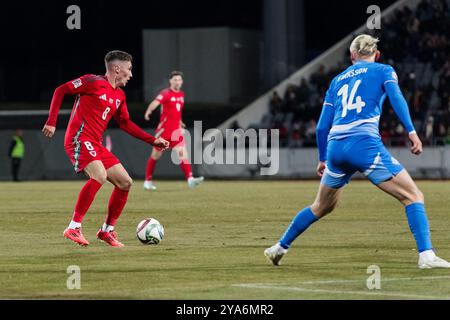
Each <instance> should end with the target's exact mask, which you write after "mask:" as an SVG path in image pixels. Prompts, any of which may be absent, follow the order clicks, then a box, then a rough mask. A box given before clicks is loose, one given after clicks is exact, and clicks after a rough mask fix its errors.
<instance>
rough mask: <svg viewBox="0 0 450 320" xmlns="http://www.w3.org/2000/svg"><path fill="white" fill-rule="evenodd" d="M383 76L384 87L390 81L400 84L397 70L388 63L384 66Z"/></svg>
mask: <svg viewBox="0 0 450 320" xmlns="http://www.w3.org/2000/svg"><path fill="white" fill-rule="evenodd" d="M381 78H382V81H383V87H386V85H387V84H388V83H397V84H398V76H397V72H395V70H394V68H392V67H391V66H388V65H386V66H384V68H383V70H382V73H381Z"/></svg>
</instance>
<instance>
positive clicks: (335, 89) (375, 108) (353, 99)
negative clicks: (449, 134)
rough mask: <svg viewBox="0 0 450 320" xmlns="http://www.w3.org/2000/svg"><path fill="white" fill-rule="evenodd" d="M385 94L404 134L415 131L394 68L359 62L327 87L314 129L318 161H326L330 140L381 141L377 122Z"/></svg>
mask: <svg viewBox="0 0 450 320" xmlns="http://www.w3.org/2000/svg"><path fill="white" fill-rule="evenodd" d="M387 95H388V96H389V99H390V101H391V104H392V106H393V108H394V110H395V111H396V113H397V115H398V116H399V118H400V120H401V122H402V124H403V125H404V126H405V128H406V129H407V131H408V132H409V133H412V132H414V127H413V125H412V121H411V118H410V116H409V110H408V105H407V104H406V101H405V99H404V98H403V95H402V93H401V91H400V88H399V86H398V77H397V74H396V73H395V71H394V68H392V67H391V66H389V65H386V64H381V63H375V62H366V61H358V62H356V63H355V64H353V65H352V66H350V67H349V68H347V69H346V70H345V71H344V72H342V73H341V74H339V75H338V76H336V77H335V78H334V79H333V80H332V82H331V84H330V87H329V88H328V91H327V94H326V96H325V99H324V105H323V110H322V114H321V117H320V120H319V124H318V126H317V143H318V147H319V158H320V160H321V161H324V160H325V159H326V145H327V142H328V141H330V140H339V139H344V138H347V137H352V136H360V135H365V136H368V137H373V138H378V139H380V134H379V121H380V116H381V112H382V108H383V102H384V100H385V99H386V96H387Z"/></svg>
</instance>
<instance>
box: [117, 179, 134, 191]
mask: <svg viewBox="0 0 450 320" xmlns="http://www.w3.org/2000/svg"><path fill="white" fill-rule="evenodd" d="M132 185H133V179H131V178H130V177H127V178H126V179H123V180H122V181H121V182H120V183H119V185H118V187H119V189H121V190H125V191H128V190H130V189H131V186H132Z"/></svg>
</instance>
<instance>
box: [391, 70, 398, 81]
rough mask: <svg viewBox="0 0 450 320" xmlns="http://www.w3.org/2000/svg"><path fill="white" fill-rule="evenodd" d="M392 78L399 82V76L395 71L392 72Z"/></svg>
mask: <svg viewBox="0 0 450 320" xmlns="http://www.w3.org/2000/svg"><path fill="white" fill-rule="evenodd" d="M392 78H394V79H395V81H398V76H397V73H396V72H395V71H392Z"/></svg>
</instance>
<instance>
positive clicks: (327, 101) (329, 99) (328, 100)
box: [323, 81, 334, 107]
mask: <svg viewBox="0 0 450 320" xmlns="http://www.w3.org/2000/svg"><path fill="white" fill-rule="evenodd" d="M333 92H334V81H332V82H331V84H330V87H329V88H328V90H327V93H326V94H325V98H324V99H323V106H324V107H325V106H330V107H334V95H333Z"/></svg>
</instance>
